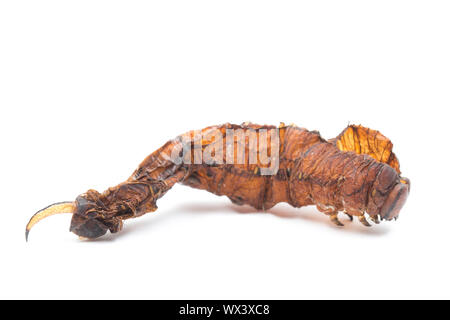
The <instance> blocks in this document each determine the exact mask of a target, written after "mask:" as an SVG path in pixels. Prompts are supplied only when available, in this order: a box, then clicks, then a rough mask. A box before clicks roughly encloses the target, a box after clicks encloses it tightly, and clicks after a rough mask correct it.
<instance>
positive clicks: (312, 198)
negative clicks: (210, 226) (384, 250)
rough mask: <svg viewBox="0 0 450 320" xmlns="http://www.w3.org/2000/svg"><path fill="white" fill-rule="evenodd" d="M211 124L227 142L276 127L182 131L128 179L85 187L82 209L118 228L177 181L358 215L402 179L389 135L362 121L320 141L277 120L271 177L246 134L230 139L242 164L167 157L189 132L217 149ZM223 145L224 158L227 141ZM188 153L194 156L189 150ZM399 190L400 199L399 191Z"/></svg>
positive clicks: (374, 211)
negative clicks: (252, 159) (230, 133)
mask: <svg viewBox="0 0 450 320" xmlns="http://www.w3.org/2000/svg"><path fill="white" fill-rule="evenodd" d="M215 129H217V130H219V131H220V133H221V135H222V137H223V138H224V139H223V141H225V134H226V130H227V129H240V130H243V131H244V132H246V131H248V130H260V129H277V127H275V126H260V125H254V124H243V125H232V124H224V125H221V126H213V127H208V128H205V129H203V130H202V131H201V132H202V133H203V134H204V135H205V136H206V138H205V137H203V140H202V141H201V142H200V143H198V142H199V141H198V140H196V139H202V138H198V137H197V138H196V136H195V134H196V132H194V131H191V132H188V133H186V134H185V135H182V136H179V137H177V138H176V139H174V140H171V141H169V142H167V143H166V144H165V145H164V146H162V147H161V148H160V149H158V150H157V151H155V152H154V153H152V154H151V155H150V156H148V157H147V158H146V159H145V160H144V161H143V162H142V163H141V164H140V166H139V167H138V169H137V170H136V171H135V172H134V173H133V175H132V176H131V177H130V178H129V179H128V180H127V181H126V182H124V183H122V184H120V185H118V186H116V187H113V188H110V189H109V190H107V191H106V192H104V193H103V194H100V193H98V192H96V191H94V190H90V191H88V192H87V193H86V194H84V195H82V196H81V198H85V199H86V201H87V203H90V204H92V208H91V209H89V210H90V211H89V210H86V212H90V214H91V215H92V217H93V218H96V219H99V220H98V221H101V225H102V228H103V226H104V228H106V227H107V228H109V230H110V231H112V232H117V231H119V230H120V229H121V227H122V220H123V219H127V218H132V217H137V216H140V215H142V214H145V213H147V212H151V211H155V210H156V208H157V207H156V200H157V199H158V198H160V197H161V196H163V195H164V194H165V193H166V192H167V191H168V190H169V189H170V188H171V187H172V186H173V185H174V184H175V183H178V182H179V183H182V184H184V185H187V186H190V187H193V188H197V189H203V190H207V191H209V192H212V193H214V194H216V195H220V196H222V195H224V196H227V197H228V198H230V199H231V201H233V202H234V203H236V204H248V205H250V206H253V207H255V208H257V209H268V208H271V207H273V206H274V205H275V204H277V203H280V202H287V203H289V204H291V205H292V206H294V207H301V206H306V205H311V204H314V205H316V206H317V208H318V209H319V210H320V211H322V212H324V213H326V214H329V215H335V214H336V213H337V212H339V211H345V212H346V213H348V214H349V215H354V216H362V215H363V214H364V213H365V212H366V213H368V214H369V215H371V216H372V215H373V216H377V215H378V214H379V213H380V212H381V211H382V207H383V205H384V204H385V202H386V199H387V198H388V196H389V193H390V192H391V190H392V189H393V188H394V186H396V185H397V184H399V183H403V184H405V183H406V180H403V179H401V177H400V176H399V173H400V167H399V163H398V160H397V158H396V157H395V155H394V153H393V152H392V143H391V142H390V141H389V139H387V138H386V137H384V136H383V135H382V134H380V133H379V132H377V131H373V130H370V129H367V128H364V127H362V126H349V127H347V128H346V129H345V130H344V131H343V132H342V133H341V134H340V135H339V136H337V137H336V138H334V139H330V140H325V139H323V138H322V137H321V136H320V134H319V133H318V132H316V131H308V130H306V129H304V128H299V127H296V126H294V125H291V126H284V125H282V126H281V127H280V128H278V130H279V136H280V144H279V150H278V151H279V159H280V160H279V170H278V172H277V173H276V174H275V175H261V173H260V172H261V168H263V167H264V165H263V164H262V163H260V162H258V163H257V164H250V163H249V158H248V155H249V154H250V152H249V151H251V150H252V148H255V147H256V146H254V145H250V144H249V140H248V139H246V138H244V139H237V140H235V142H234V144H235V148H234V150H235V151H236V153H235V154H234V157H235V158H236V157H238V156H239V152H238V151H239V150H245V155H246V157H245V161H244V163H243V164H226V161H225V160H226V159H223V160H224V161H223V163H225V164H221V163H220V161H218V162H219V163H213V164H204V163H203V164H185V163H180V164H174V163H173V162H172V161H171V159H170V155H171V154H172V152H173V151H174V149H175V147H176V146H177V145H179V144H180V141H181V139H182V138H183V136H184V137H186V136H189V137H191V138H193V140H194V141H195V142H197V143H198V145H199V146H200V148H201V150H200V149H198V150H197V151H196V152H201V151H204V150H205V149H206V148H210V147H213V146H214V144H216V146H215V147H220V146H218V145H217V143H218V142H217V141H215V139H214V138H213V137H211V138H208V137H207V136H208V132H211V130H215ZM197 133H198V132H197ZM223 143H224V142H223ZM238 146H239V147H241V149H239V148H238ZM222 147H223V149H224V152H223V154H224V157H225V154H226V151H227V150H226V144H225V143H224V144H223V146H222ZM191 157H192V159H193V158H194V153H193V154H192V155H191ZM266 166H267V165H266ZM397 189H399V188H397ZM400 189H401V188H400ZM400 189H399V190H400ZM408 190H409V181H408ZM400 191H402V192H401V193H400V192H399V195H400V194H401V195H402V198H401V200H402V201H403V202H404V200H405V199H406V198H405V197H404V194H403V193H404V192H403V191H404V190H403V189H402V190H400ZM395 196H396V194H391V198H393V200H391V201H393V204H392V206H391V207H390V209H392V208H396V207H395V205H396V201H397V200H398V199H395V198H396V197H395ZM397 198H398V196H397ZM394 200H395V201H394ZM389 205H390V204H389ZM386 206H387V205H385V207H386ZM388 209H389V208H388ZM386 210H387V209H386ZM386 210H385V211H386ZM386 212H387V211H386ZM387 215H388V214H387ZM75 216H76V215H74V219H73V225H74V224H75V227H74V228H75V229H76V228H78V227H79V226H82V225H83V223H84V222H83V221H84V220H83V219H82V215H79V217H78V218H75ZM77 219H78V220H77ZM80 230H81V227H80Z"/></svg>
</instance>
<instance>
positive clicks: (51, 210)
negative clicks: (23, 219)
mask: <svg viewBox="0 0 450 320" xmlns="http://www.w3.org/2000/svg"><path fill="white" fill-rule="evenodd" d="M74 212H75V203H73V202H69V201H65V202H57V203H54V204H51V205H49V206H48V207H45V208H44V209H42V210H39V211H38V212H36V213H35V214H34V215H33V216H32V217H31V219H30V221H29V222H28V224H27V227H26V229H25V240H26V241H28V233H29V232H30V230H31V228H33V226H34V225H35V224H36V223H38V222H39V221H41V220H42V219H44V218H47V217H49V216H52V215H54V214H59V213H74Z"/></svg>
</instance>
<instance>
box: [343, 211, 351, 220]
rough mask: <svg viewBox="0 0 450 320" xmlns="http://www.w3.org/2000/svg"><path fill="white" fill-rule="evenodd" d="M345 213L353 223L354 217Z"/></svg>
mask: <svg viewBox="0 0 450 320" xmlns="http://www.w3.org/2000/svg"><path fill="white" fill-rule="evenodd" d="M344 213H345V215H346V216H347V217H348V218H349V219H350V221H353V216H352V215H351V214H348V213H347V212H344Z"/></svg>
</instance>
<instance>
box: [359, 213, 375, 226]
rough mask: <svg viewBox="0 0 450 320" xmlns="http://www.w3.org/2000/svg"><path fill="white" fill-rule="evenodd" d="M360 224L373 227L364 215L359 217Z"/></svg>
mask: <svg viewBox="0 0 450 320" xmlns="http://www.w3.org/2000/svg"><path fill="white" fill-rule="evenodd" d="M358 219H359V222H361V223H362V224H363V225H365V226H366V227H371V226H372V225H371V224H370V223H369V222H368V221H367V220H366V217H364V215H361V216H358Z"/></svg>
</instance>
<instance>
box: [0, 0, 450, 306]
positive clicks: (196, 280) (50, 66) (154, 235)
mask: <svg viewBox="0 0 450 320" xmlns="http://www.w3.org/2000/svg"><path fill="white" fill-rule="evenodd" d="M449 17H450V4H449V2H448V1H411V0H409V1H393V0H389V1H306V2H300V1H261V0H259V1H244V0H239V1H155V2H148V1H142V2H140V1H123V2H121V1H92V0H89V1H71V2H68V1H2V2H1V4H0V108H1V111H0V112H1V116H0V120H1V123H0V124H1V127H0V134H1V166H0V170H1V176H0V177H1V190H0V195H1V210H0V217H1V220H0V246H1V252H0V254H1V256H0V259H1V260H0V298H158V299H163V298H180V299H184V298H186V299H188V298H189V299H197V298H208V299H213V298H224V299H227V298H235V299H240V298H246V299H280V298H285V299H299V298H308V299H309V298H325V299H327V298H376V299H390V298H450V293H449V288H450V272H449V270H450V257H449V250H448V245H449V228H450V212H449V209H448V208H449V205H448V201H449V200H450V199H449V175H448V168H449V163H448V159H449V151H448V143H449V133H448V113H447V112H446V111H447V110H448V108H449V107H450V90H449V89H450V19H449ZM244 121H252V122H255V123H260V124H264V123H267V124H275V125H277V124H278V123H279V122H280V121H283V122H286V123H291V122H294V123H295V124H297V125H299V126H303V127H306V128H308V129H311V130H314V129H316V130H319V131H320V132H321V133H322V135H323V136H324V137H325V138H331V137H334V136H336V135H337V134H338V133H340V132H341V130H342V129H343V128H345V127H346V126H347V124H348V123H355V124H363V125H365V126H368V127H371V128H373V129H377V130H380V131H381V132H382V133H383V134H384V135H386V136H387V137H389V138H390V139H391V140H392V141H393V142H394V151H395V152H396V154H397V156H398V158H399V159H400V163H401V169H402V172H403V174H404V175H405V176H406V177H409V178H410V179H411V181H412V190H411V194H410V198H409V200H408V202H407V204H406V206H405V207H404V208H403V211H402V213H401V215H400V219H399V220H398V221H397V222H392V223H384V224H382V225H379V226H375V227H372V228H370V229H369V228H365V227H363V226H361V225H360V224H359V223H357V222H353V223H350V222H348V221H347V220H346V219H345V218H342V221H345V227H344V228H342V229H339V228H336V227H334V226H333V225H332V224H331V223H330V222H329V221H328V218H327V217H326V216H324V215H322V214H320V213H319V212H317V211H316V209H315V208H313V207H308V208H302V209H293V208H290V207H288V206H287V205H279V206H277V207H275V208H274V209H272V210H270V211H269V213H254V212H253V210H252V209H250V208H247V207H236V206H233V205H232V204H231V203H230V202H229V200H228V199H226V198H224V197H222V198H220V197H216V196H214V195H212V194H209V193H206V192H204V191H199V190H195V189H190V188H188V187H184V186H175V187H174V188H173V189H172V190H171V191H170V192H169V193H168V194H167V195H166V196H165V197H164V198H162V199H161V200H159V202H158V206H159V210H158V211H157V212H155V213H151V214H148V215H146V216H144V217H141V218H138V219H136V220H132V221H127V222H126V226H125V229H124V230H123V232H121V233H119V234H117V235H113V236H111V235H110V234H108V235H107V236H105V237H103V238H101V239H99V240H98V241H92V242H82V241H79V240H78V238H77V237H76V236H75V235H74V234H72V233H69V232H68V228H69V223H70V215H59V216H54V217H52V218H48V219H47V220H45V221H43V222H41V223H40V224H39V225H37V226H36V227H35V228H34V229H33V231H32V232H31V233H30V241H29V242H28V243H25V239H24V228H25V224H26V223H27V222H28V219H29V218H30V216H31V215H32V214H33V213H34V212H35V211H37V210H38V209H41V208H42V207H44V206H46V205H48V204H50V203H53V202H57V201H63V200H73V199H75V197H76V196H77V195H78V194H80V193H83V192H84V191H86V190H87V189H89V188H94V189H96V190H99V191H103V190H105V189H106V188H108V187H110V186H113V185H116V184H118V183H119V182H121V181H123V180H125V179H126V178H127V177H128V176H129V175H131V173H132V171H133V170H134V169H135V168H136V167H137V165H138V164H139V163H140V162H141V160H143V159H144V158H145V156H147V155H148V154H150V153H151V152H152V151H154V150H155V149H157V148H158V147H160V146H161V145H162V144H163V143H165V142H166V141H167V140H168V139H171V138H173V137H175V136H176V135H178V134H180V133H183V132H185V131H188V130H191V129H200V128H202V127H205V126H208V125H213V124H221V123H224V122H234V123H241V122H244Z"/></svg>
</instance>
